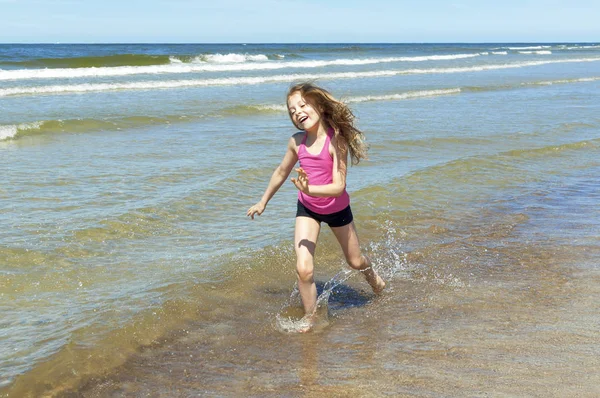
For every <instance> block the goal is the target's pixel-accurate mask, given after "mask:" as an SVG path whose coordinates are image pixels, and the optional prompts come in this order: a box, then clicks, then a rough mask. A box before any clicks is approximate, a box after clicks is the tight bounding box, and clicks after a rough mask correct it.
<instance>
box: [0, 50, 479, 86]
mask: <svg viewBox="0 0 600 398" xmlns="http://www.w3.org/2000/svg"><path fill="white" fill-rule="evenodd" d="M217 55H218V54H217ZM217 55H214V54H213V55H210V57H213V58H214V57H217ZM234 55H236V56H238V55H239V54H234ZM239 56H240V57H243V56H242V55H239ZM478 56H479V54H450V55H429V56H417V57H388V58H353V59H343V58H342V59H335V60H331V61H286V62H278V61H269V62H255V63H245V62H243V61H240V62H237V63H219V62H218V61H211V62H212V63H211V62H206V61H204V60H202V59H201V58H198V59H196V60H195V61H193V62H191V63H184V62H181V61H180V60H178V59H176V58H173V57H171V58H170V59H171V64H168V65H149V66H115V67H104V68H95V67H91V68H55V69H17V70H0V80H26V79H57V78H58V79H72V78H83V77H107V76H128V75H140V74H150V75H152V74H182V73H197V72H235V71H255V70H278V69H287V68H297V69H302V68H320V67H327V66H336V65H338V66H344V65H346V66H353V65H372V64H379V63H393V62H423V61H443V60H454V59H463V58H472V57H478ZM257 57H258V56H257ZM260 57H261V60H262V57H265V58H266V56H260ZM233 58H234V57H232V58H231V59H233Z"/></svg>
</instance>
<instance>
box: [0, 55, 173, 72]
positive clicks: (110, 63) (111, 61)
mask: <svg viewBox="0 0 600 398" xmlns="http://www.w3.org/2000/svg"><path fill="white" fill-rule="evenodd" d="M169 62H170V60H169V56H167V55H149V54H115V55H105V56H90V57H67V58H38V59H31V60H27V61H17V62H10V61H3V62H2V64H4V65H9V66H14V67H25V68H31V67H37V68H68V69H79V68H103V67H118V66H149V65H164V64H168V63H169Z"/></svg>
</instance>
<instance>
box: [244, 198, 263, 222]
mask: <svg viewBox="0 0 600 398" xmlns="http://www.w3.org/2000/svg"><path fill="white" fill-rule="evenodd" d="M263 211H265V205H263V204H262V203H261V202H258V203H257V204H255V205H254V206H252V207H251V208H249V209H248V211H247V212H246V215H247V216H249V217H250V218H251V219H253V220H254V215H255V214H258V215H259V216H260V215H261V214H262V213H263Z"/></svg>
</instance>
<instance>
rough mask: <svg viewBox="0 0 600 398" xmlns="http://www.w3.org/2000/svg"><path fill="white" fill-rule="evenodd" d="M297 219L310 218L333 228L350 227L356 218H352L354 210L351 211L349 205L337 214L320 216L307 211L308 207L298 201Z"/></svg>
mask: <svg viewBox="0 0 600 398" xmlns="http://www.w3.org/2000/svg"><path fill="white" fill-rule="evenodd" d="M296 217H310V218H312V219H313V220H317V221H318V222H319V224H320V223H321V222H324V223H326V224H327V225H329V226H330V227H332V228H335V227H343V226H344V225H348V224H350V223H351V222H352V220H353V219H354V217H353V216H352V210H350V205H348V207H346V208H345V209H344V210H340V211H338V212H336V213H331V214H318V213H315V212H314V211H311V210H309V209H307V208H306V206H304V205H303V204H302V202H300V201H298V210H297V211H296Z"/></svg>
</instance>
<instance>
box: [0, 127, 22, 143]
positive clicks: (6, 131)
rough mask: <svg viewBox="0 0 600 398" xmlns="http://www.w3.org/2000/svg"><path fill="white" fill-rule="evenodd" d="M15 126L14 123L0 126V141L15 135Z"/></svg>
mask: <svg viewBox="0 0 600 398" xmlns="http://www.w3.org/2000/svg"><path fill="white" fill-rule="evenodd" d="M17 131H18V130H17V126H16V125H14V124H9V125H4V126H0V141H4V140H8V139H9V138H13V137H14V136H15V135H17Z"/></svg>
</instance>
